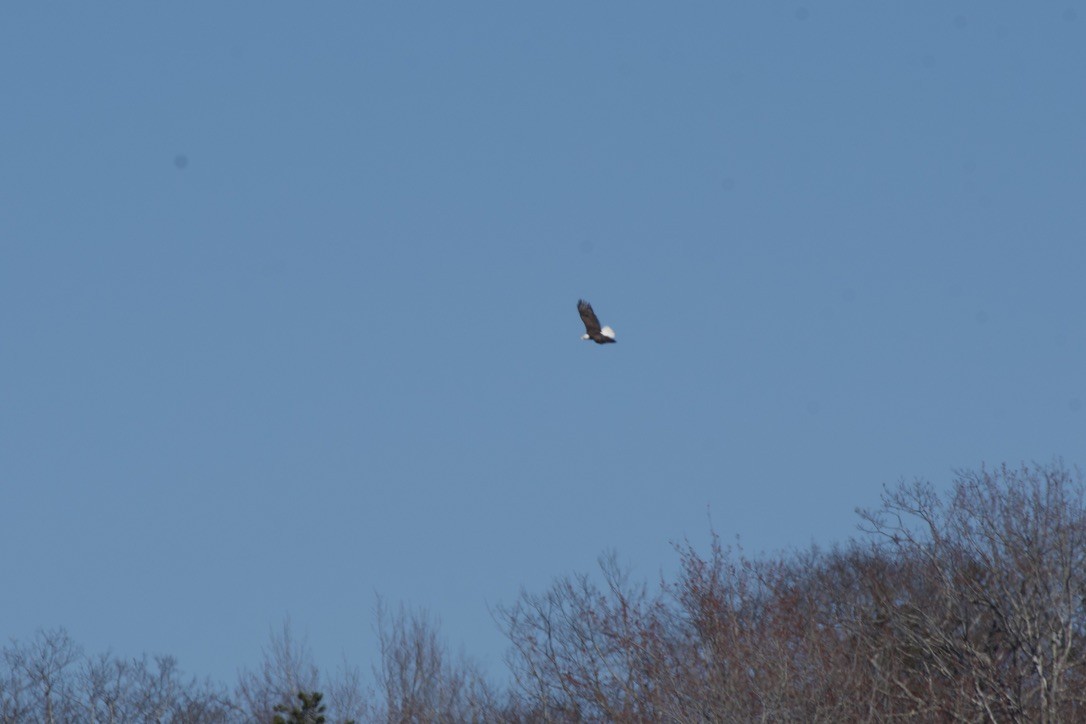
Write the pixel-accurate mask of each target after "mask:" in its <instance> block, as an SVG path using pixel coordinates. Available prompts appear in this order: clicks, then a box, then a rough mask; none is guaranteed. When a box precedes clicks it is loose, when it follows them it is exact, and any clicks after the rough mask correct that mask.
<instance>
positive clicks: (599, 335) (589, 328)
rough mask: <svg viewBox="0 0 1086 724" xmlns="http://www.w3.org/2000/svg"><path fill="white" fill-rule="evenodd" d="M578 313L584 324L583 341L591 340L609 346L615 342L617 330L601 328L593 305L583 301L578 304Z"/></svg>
mask: <svg viewBox="0 0 1086 724" xmlns="http://www.w3.org/2000/svg"><path fill="white" fill-rule="evenodd" d="M577 311H578V312H580V313H581V321H582V322H584V331H585V333H584V334H583V335H582V336H581V339H590V340H592V341H593V342H595V343H596V344H609V343H611V342H614V341H615V330H613V329H611V328H610V327H600V320H599V318H598V317H596V313H595V312H593V311H592V305H591V304H589V303H588V302H586V301H585V300H583V299H581V300H579V301H578V302H577Z"/></svg>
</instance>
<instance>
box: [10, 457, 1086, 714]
mask: <svg viewBox="0 0 1086 724" xmlns="http://www.w3.org/2000/svg"><path fill="white" fill-rule="evenodd" d="M1084 494H1086V486H1084V483H1083V478H1082V475H1081V473H1080V472H1079V471H1077V470H1072V469H1069V468H1067V467H1066V466H1064V464H1063V463H1062V462H1061V461H1056V462H1053V463H1050V464H1047V465H1038V464H1033V465H1023V466H1020V467H1017V468H1012V467H1008V466H1005V465H1004V466H1000V467H998V468H993V469H989V468H985V467H981V468H980V469H979V470H976V471H959V472H958V473H956V475H955V478H954V480H953V481H952V484H951V485H950V486H949V488H948V489H947V490H946V491H944V492H940V491H938V490H937V489H936V488H935V487H934V486H933V485H932V484H930V483H928V482H924V481H912V482H901V483H898V484H896V485H893V486H887V487H885V488H884V490H883V494H882V498H881V505H880V506H879V507H877V508H875V509H870V510H867V509H861V510H857V513H858V516H859V520H860V528H859V534H858V535H856V536H854V537H852V538H851V539H849V540H848V541H847V542H846V543H843V544H840V545H836V546H833V547H832V548H829V549H821V548H819V547H817V546H812V547H811V548H809V549H807V550H803V551H800V552H794V553H786V554H778V555H772V556H760V557H751V556H748V555H747V554H745V553H744V551H743V550H742V548H741V547H739V546H738V545H735V546H727V545H724V544H722V543H721V541H720V539H719V537H718V536H717V535H716V534H715V533H714V534H713V538H712V542H711V544H710V546H709V549H708V550H707V551H700V550H697V549H696V548H695V547H694V546H693V545H691V544H690V543H683V544H678V545H676V546H675V548H676V554H677V556H678V559H679V567H678V572H677V574H676V575H674V576H673V577H671V578H663V579H662V580H660V581H659V582H658V583H653V584H649V583H648V582H645V581H637V580H633V579H632V578H631V576H630V575H629V572H628V570H626V569H624V568H623V567H622V566H621V565H620V564H619V563H618V562H617V558H616V556H614V555H613V554H612V555H605V556H602V557H601V558H600V562H599V570H598V571H596V572H594V573H592V574H589V573H575V574H570V575H565V576H560V577H558V578H556V579H555V580H554V581H553V583H552V584H551V586H550V587H549V588H547V589H546V590H543V591H534V592H533V591H524V590H522V591H521V592H520V593H519V594H518V595H517V597H516V598H515V599H514V600H513V601H512V603H509V604H505V605H502V606H499V607H497V608H496V609H495V610H494V611H493V615H494V618H495V621H496V623H497V625H498V626H499V627H500V629H501V630H502V632H503V633H504V634H505V636H506V637H507V639H508V642H509V649H508V653H507V656H506V658H505V664H506V668H507V673H508V681H507V682H505V683H503V684H502V685H498V684H496V683H495V682H494V681H492V680H491V679H490V678H489V677H488V676H487V675H486V674H485V673H484V672H483V671H482V670H481V668H480V667H479V666H478V665H477V664H476V663H475V662H474V661H473V660H472V659H471V658H470V657H468V656H466V655H464V654H457V655H453V654H452V653H451V652H450V649H449V646H448V644H447V643H446V642H445V640H444V639H443V637H442V636H441V632H440V624H439V622H438V620H437V619H436V618H435V617H433V616H432V615H430V614H428V613H427V612H425V611H413V610H410V609H408V608H406V607H405V606H403V605H402V604H401V605H399V606H397V607H395V608H392V607H389V606H388V605H387V604H386V603H385V602H383V601H382V600H380V599H378V602H377V607H376V628H377V632H378V644H379V651H378V652H377V656H376V663H375V664H374V665H373V667H372V675H371V676H368V677H367V676H363V674H362V673H361V671H360V670H359V669H357V668H351V667H348V666H346V665H345V666H344V667H343V668H342V669H340V670H339V671H337V672H335V673H328V672H321V671H320V670H319V669H318V667H317V666H316V665H314V664H313V661H312V657H311V656H310V654H309V652H308V649H307V647H306V646H305V643H304V642H303V641H299V640H297V639H296V638H295V637H293V635H292V634H291V631H290V628H289V625H288V624H284V627H283V629H282V631H281V632H278V633H275V634H273V635H272V636H271V637H270V642H269V645H268V647H267V648H266V649H265V650H264V660H263V662H262V664H261V666H260V667H259V668H257V669H251V670H250V669H246V670H243V671H241V673H240V674H239V675H238V679H237V681H236V682H235V683H234V684H233V686H232V687H230V686H227V685H226V684H222V683H216V682H212V681H209V680H199V679H197V678H195V677H192V676H186V675H185V674H184V673H183V672H182V671H181V670H180V669H179V667H178V665H177V662H176V661H175V660H174V659H173V658H172V657H169V656H155V657H148V656H146V655H145V656H142V657H140V658H134V659H124V658H120V657H116V656H114V655H112V654H108V653H107V654H99V655H89V654H86V653H84V652H83V651H82V649H81V648H80V647H79V646H78V645H77V644H76V643H75V642H74V641H73V640H72V639H71V637H70V636H69V635H68V634H67V633H66V632H65V631H64V630H63V629H54V630H45V631H40V632H39V633H38V634H37V635H36V636H35V637H34V638H32V639H31V640H29V641H23V642H20V641H12V642H10V643H9V644H7V645H5V646H4V647H3V648H2V649H0V724H24V723H26V722H33V723H36V722H42V723H45V724H54V723H57V722H93V723H95V724H97V723H107V722H108V723H119V722H173V723H176V724H189V723H191V724H202V723H204V722H207V723H219V722H221V723H233V722H260V723H262V724H263V723H274V724H288V723H290V724H300V723H306V724H323V723H324V722H328V723H329V724H330V723H332V722H337V723H346V722H353V723H356V724H360V723H361V722H581V721H585V722H649V721H668V722H695V721H697V722H745V721H756V720H757V721H809V722H859V721H890V720H903V719H913V720H920V721H948V722H950V721H955V722H957V721H961V722H982V721H988V722H1008V721H1010V722H1042V723H1048V722H1063V721H1086V649H1084V647H1083V636H1084V634H1086V498H1084Z"/></svg>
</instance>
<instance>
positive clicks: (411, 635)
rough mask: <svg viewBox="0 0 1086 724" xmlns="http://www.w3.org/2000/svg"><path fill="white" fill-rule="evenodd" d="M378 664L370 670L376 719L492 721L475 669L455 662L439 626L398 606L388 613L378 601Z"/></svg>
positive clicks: (487, 690) (486, 690)
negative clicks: (374, 684) (377, 698)
mask: <svg viewBox="0 0 1086 724" xmlns="http://www.w3.org/2000/svg"><path fill="white" fill-rule="evenodd" d="M376 616H377V634H378V639H379V641H380V647H381V651H380V653H381V660H380V665H379V666H377V667H375V668H374V675H375V676H376V679H377V688H378V692H379V696H380V697H381V703H380V705H379V707H378V710H377V711H376V712H375V714H374V717H375V720H377V721H386V722H468V721H487V720H493V719H494V718H495V716H496V715H495V713H494V712H495V711H496V705H495V696H494V693H493V690H492V689H491V687H490V685H489V684H488V683H487V681H486V679H485V677H484V676H483V675H482V673H481V671H480V670H479V668H478V667H477V666H476V665H475V664H474V663H473V662H471V661H470V660H468V659H466V658H465V657H464V656H463V655H461V656H459V657H458V658H455V659H454V658H453V657H451V656H450V655H449V652H448V647H447V646H446V644H445V643H444V641H443V640H442V639H441V637H440V633H439V630H440V625H439V623H438V622H437V620H436V619H434V618H431V617H430V616H429V615H428V614H426V613H425V612H423V611H418V612H408V611H407V610H406V609H405V608H404V606H403V605H402V604H401V605H400V606H399V607H398V608H397V609H396V610H395V611H389V610H388V608H387V606H386V605H385V604H384V602H383V601H382V600H381V599H380V598H378V599H377V611H376Z"/></svg>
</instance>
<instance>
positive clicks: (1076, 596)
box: [861, 464, 1086, 722]
mask: <svg viewBox="0 0 1086 724" xmlns="http://www.w3.org/2000/svg"><path fill="white" fill-rule="evenodd" d="M1083 502H1084V490H1083V483H1082V479H1081V476H1080V475H1077V474H1072V472H1071V471H1068V470H1067V469H1065V468H1064V467H1063V466H1062V465H1060V464H1054V465H1051V466H1036V465H1035V466H1032V467H1026V466H1024V467H1022V468H1020V469H1012V468H1008V467H1005V466H1004V467H1001V468H999V469H997V470H994V471H993V470H986V469H983V468H982V469H981V470H980V471H979V472H962V473H959V474H958V477H957V479H956V480H955V482H954V486H953V490H952V492H951V494H950V495H949V496H947V497H946V499H942V498H940V497H939V496H938V495H937V494H936V493H935V491H934V489H933V488H932V487H931V486H930V485H928V484H926V483H912V484H902V485H900V486H898V487H897V488H896V489H889V490H887V491H886V493H885V494H884V497H883V506H882V508H881V509H879V510H876V511H863V512H862V513H861V514H862V517H863V519H864V521H865V529H866V530H867V531H869V532H871V533H872V534H874V535H876V536H878V537H879V539H880V540H881V547H882V550H883V551H884V552H885V553H886V555H887V556H888V557H892V558H893V560H894V561H895V562H896V564H897V566H896V567H897V574H898V575H896V576H895V577H893V578H885V577H884V578H883V579H882V580H880V581H871V591H872V595H873V598H874V600H875V605H876V609H877V614H876V618H875V621H874V623H876V624H877V627H879V628H881V629H882V631H883V632H884V633H886V634H888V636H884V637H883V638H882V646H881V647H877V648H876V649H875V650H873V651H872V653H871V656H872V659H871V661H872V665H873V666H876V667H878V668H879V670H880V672H881V673H882V674H883V675H884V677H885V680H884V682H883V684H882V685H883V688H884V690H885V692H886V694H887V695H890V696H894V697H896V698H897V699H898V700H900V702H901V704H902V706H903V707H904V706H908V707H911V708H912V710H913V711H916V712H917V713H920V714H923V715H925V716H938V717H942V718H948V719H953V720H962V721H965V720H968V721H975V720H978V719H986V720H988V721H1030V722H1053V721H1073V720H1080V719H1082V718H1083V716H1086V678H1084V670H1083V664H1084V663H1086V662H1084V660H1083V650H1082V640H1083V639H1082V636H1083V633H1084V625H1086V618H1084V610H1083V601H1084V600H1086V568H1084V564H1086V507H1084V505H1083Z"/></svg>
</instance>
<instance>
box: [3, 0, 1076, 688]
mask: <svg viewBox="0 0 1086 724" xmlns="http://www.w3.org/2000/svg"><path fill="white" fill-rule="evenodd" d="M1084 73H1086V6H1082V5H1081V4H1080V3H1072V2H1070V1H1068V2H1063V3H1047V2H1035V3H1021V2H1010V1H1009V0H1008V1H1006V2H983V3H981V2H910V3H894V4H889V3H887V4H884V3H868V2H847V3H846V2H832V3H810V4H809V5H806V6H804V5H801V4H797V3H778V2H763V3H723V2H703V3H679V4H676V3H643V2H605V3H604V2H601V3H583V2H576V3H560V2H546V3H507V2H490V3H466V2H457V3H451V2H443V3H437V2H430V3H418V2H414V3H407V2H385V3H377V2H326V3H277V2H238V3H106V4H102V3H33V2H11V3H5V4H4V5H3V7H2V9H0V91H2V98H3V104H2V110H0V138H2V139H3V140H2V144H0V148H2V150H0V581H2V582H3V583H2V584H0V587H2V593H0V636H2V637H5V638H6V637H17V638H20V639H25V638H28V637H30V636H32V635H33V632H34V631H35V629H37V628H38V627H55V626H64V627H66V628H67V629H68V631H69V632H70V633H71V635H72V636H73V637H74V638H75V639H76V640H77V641H79V642H81V643H82V644H83V645H84V646H85V647H86V648H87V649H88V650H90V651H102V650H105V649H107V648H110V647H112V649H113V651H114V652H115V653H117V654H119V655H137V654H139V653H141V652H143V651H147V652H151V653H169V654H173V655H175V656H177V657H178V658H179V660H180V664H181V666H182V667H183V668H184V669H185V670H186V671H189V672H192V673H196V674H200V675H211V676H213V677H215V678H219V679H221V680H224V681H228V680H232V678H233V675H234V672H235V670H236V669H237V668H238V667H243V666H256V665H257V664H258V663H259V660H260V648H261V646H262V645H264V644H265V642H266V638H267V635H268V631H269V629H270V628H274V627H278V626H279V625H280V624H281V622H282V621H283V619H284V617H286V616H289V617H290V618H291V620H292V621H293V625H294V628H295V631H296V632H298V633H301V634H304V635H307V636H308V639H309V642H310V644H311V646H312V648H313V650H314V652H315V654H316V655H317V658H318V663H320V664H321V665H322V666H323V667H325V668H334V667H335V665H336V664H337V663H338V662H339V661H340V658H341V654H342V655H346V657H347V659H348V660H350V661H351V662H353V663H355V664H358V665H361V666H362V667H363V668H366V667H368V665H369V662H370V661H371V659H372V656H373V654H374V650H375V649H374V634H373V630H372V612H373V603H374V594H375V592H376V593H380V594H381V595H382V596H384V597H386V598H387V599H388V600H390V601H393V602H396V601H401V600H402V601H405V602H407V603H409V604H411V605H414V606H424V607H427V608H429V609H431V610H432V611H433V612H434V613H435V614H437V615H438V616H440V618H441V619H442V621H443V624H444V629H445V631H446V633H447V634H448V637H449V639H450V641H451V642H452V643H453V645H454V646H459V645H460V644H463V645H464V647H465V648H466V650H467V651H468V653H472V654H474V655H476V656H477V657H478V658H480V659H481V660H482V661H483V663H484V664H485V665H487V666H494V667H497V666H498V665H499V664H500V658H501V655H502V652H503V651H504V640H503V638H502V636H501V634H500V633H499V632H498V631H497V629H496V628H495V627H494V625H493V622H492V620H491V617H490V614H489V612H488V606H493V605H495V604H499V603H502V602H506V603H508V602H511V601H512V600H513V599H514V598H515V597H516V595H517V593H518V591H519V590H520V588H521V587H526V588H528V589H529V590H540V589H542V588H544V587H545V586H546V585H547V584H548V583H549V582H550V580H551V579H552V578H553V577H554V576H557V575H561V574H566V573H571V572H574V571H581V570H587V569H590V568H591V567H592V566H593V565H594V562H595V559H596V557H597V556H598V555H599V554H600V553H601V552H603V551H605V550H607V549H614V550H616V551H618V553H619V555H620V558H622V559H623V560H625V561H627V562H629V563H630V564H631V565H633V567H634V571H635V573H636V574H637V575H639V576H643V577H646V578H655V577H656V576H658V574H659V573H660V572H661V571H664V572H665V573H666V572H667V571H669V570H673V566H674V564H675V555H674V554H673V552H672V550H671V548H670V546H669V541H673V540H681V539H683V538H684V537H689V538H690V539H691V540H692V541H694V542H696V543H703V542H704V541H706V540H707V538H708V529H709V519H710V516H711V519H712V523H713V525H714V526H715V527H716V529H717V530H718V532H719V533H720V534H721V535H722V536H723V537H724V538H725V539H731V538H733V537H734V536H735V535H739V536H741V538H742V540H743V542H744V545H745V547H746V548H747V549H748V550H750V551H754V552H757V551H761V550H765V551H776V550H781V549H789V548H794V547H805V546H807V545H809V544H810V543H812V542H816V543H819V544H832V543H833V542H834V541H840V540H843V539H845V538H847V537H849V536H851V535H853V533H854V531H855V526H856V522H857V519H856V517H855V515H854V512H853V509H854V508H855V507H856V506H871V505H875V504H876V503H877V501H878V495H879V492H880V489H881V486H882V485H883V484H884V483H894V482H896V481H898V480H900V479H902V478H906V479H911V478H913V477H925V478H929V479H932V480H933V481H935V482H937V483H938V484H940V485H945V484H946V483H947V482H948V481H949V479H950V477H951V475H952V471H953V470H954V469H957V468H963V467H970V468H972V467H977V466H979V465H980V464H981V463H982V462H987V463H998V462H1000V461H1009V462H1012V463H1017V462H1020V461H1030V460H1037V461H1041V462H1046V461H1050V460H1051V459H1052V458H1053V457H1054V456H1062V457H1063V458H1064V459H1065V460H1066V461H1067V462H1068V463H1069V464H1076V463H1078V464H1086V451H1084V449H1083V448H1084V442H1086V409H1084V407H1086V329H1084V326H1083V310H1084V309H1086V287H1084V275H1086V203H1084V199H1086V93H1084V89H1086V74H1084ZM579 297H584V298H586V299H588V300H589V301H591V302H592V303H593V305H594V306H595V308H596V311H597V312H598V313H599V314H600V317H601V318H602V321H603V322H604V323H606V324H610V325H611V326H613V327H614V328H615V330H616V331H617V334H618V340H619V341H618V344H615V345H608V346H606V347H601V346H597V345H595V344H593V343H591V342H582V341H580V340H579V336H580V335H581V334H582V332H583V331H584V330H583V327H582V326H581V322H580V319H579V318H578V316H577V311H576V302H577V299H578V298H579Z"/></svg>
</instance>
